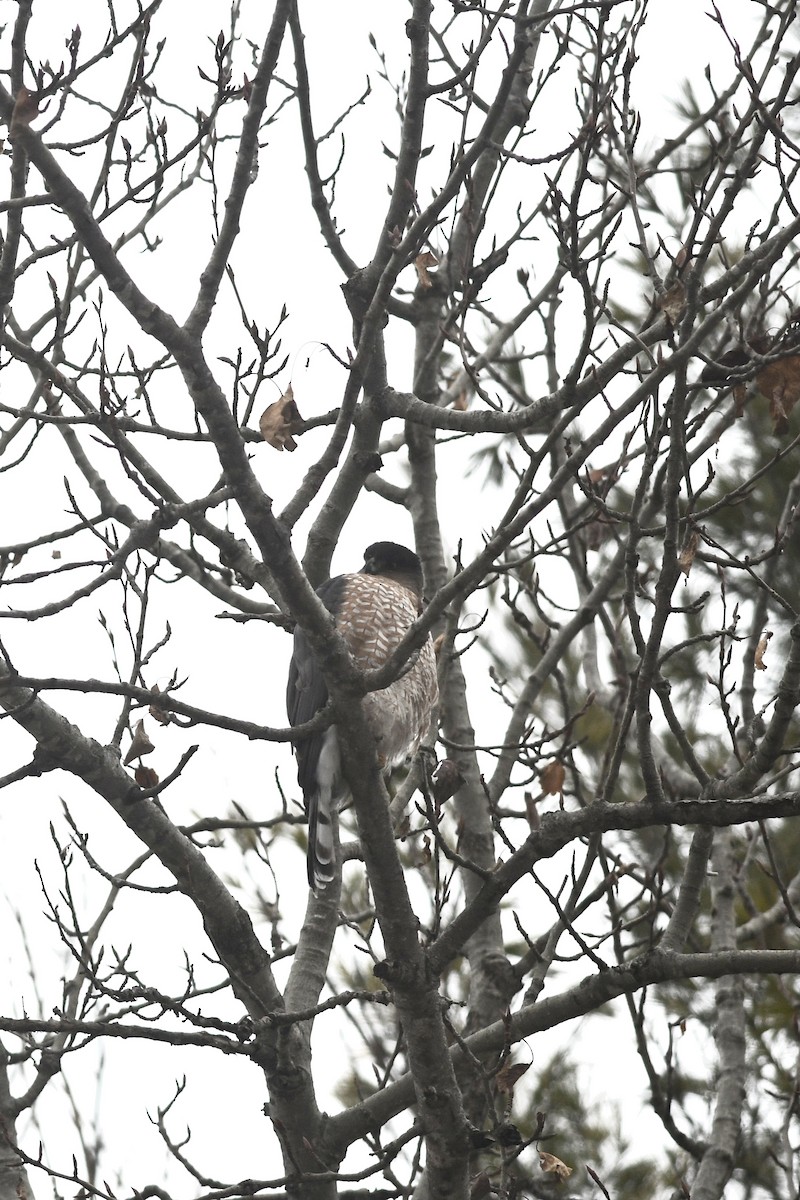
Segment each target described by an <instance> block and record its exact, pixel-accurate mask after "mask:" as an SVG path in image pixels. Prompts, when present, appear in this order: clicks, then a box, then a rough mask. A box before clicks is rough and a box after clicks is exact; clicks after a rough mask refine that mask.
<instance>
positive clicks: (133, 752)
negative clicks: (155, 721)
mask: <svg viewBox="0 0 800 1200" xmlns="http://www.w3.org/2000/svg"><path fill="white" fill-rule="evenodd" d="M153 750H155V746H154V745H153V743H152V742H151V741H150V738H149V737H148V736H147V734H146V733H145V731H144V721H139V723H138V724H137V726H136V728H135V729H134V731H133V741H132V742H131V744H130V748H129V750H128V753H127V754H126V755H125V760H124V763H125V766H126V767H127V766H128V764H129V763H132V762H133V760H134V759H135V758H141V757H142V755H143V754H150V753H151V752H152V751H153Z"/></svg>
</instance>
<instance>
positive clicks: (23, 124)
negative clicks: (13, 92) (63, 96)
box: [11, 87, 39, 137]
mask: <svg viewBox="0 0 800 1200" xmlns="http://www.w3.org/2000/svg"><path fill="white" fill-rule="evenodd" d="M38 115H39V101H38V100H37V98H36V96H34V95H33V93H32V92H29V91H28V89H27V88H26V87H21V88H20V89H19V91H18V92H17V97H16V100H15V101H14V107H13V109H12V111H11V136H12V137H13V136H14V134H15V133H16V132H17V130H19V129H25V128H27V127H28V125H30V123H31V121H33V120H34V118H35V117H38Z"/></svg>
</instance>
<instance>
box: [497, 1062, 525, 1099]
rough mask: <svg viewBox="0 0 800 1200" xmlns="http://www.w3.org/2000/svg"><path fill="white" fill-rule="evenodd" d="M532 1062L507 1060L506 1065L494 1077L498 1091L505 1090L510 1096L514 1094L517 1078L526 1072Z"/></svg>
mask: <svg viewBox="0 0 800 1200" xmlns="http://www.w3.org/2000/svg"><path fill="white" fill-rule="evenodd" d="M530 1066H531V1064H530V1063H529V1062H526V1063H513V1062H507V1063H506V1064H505V1066H503V1067H501V1068H500V1070H499V1071H498V1072H497V1074H496V1075H495V1077H494V1085H495V1087H496V1088H497V1090H498V1092H505V1093H506V1094H507V1095H508V1096H513V1095H514V1085H515V1084H516V1082H517V1080H518V1079H519V1078H520V1077H521V1076H522V1075H524V1074H525V1072H526V1071H527V1070H528V1069H529V1068H530Z"/></svg>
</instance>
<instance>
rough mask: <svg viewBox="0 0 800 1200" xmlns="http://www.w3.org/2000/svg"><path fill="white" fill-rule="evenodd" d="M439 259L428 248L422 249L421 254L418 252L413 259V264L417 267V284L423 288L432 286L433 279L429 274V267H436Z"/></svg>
mask: <svg viewBox="0 0 800 1200" xmlns="http://www.w3.org/2000/svg"><path fill="white" fill-rule="evenodd" d="M438 265H439V260H438V258H437V257H436V255H435V254H432V253H431V251H430V250H423V252H422V254H418V255H417V257H416V258H415V259H414V266H415V267H416V269H417V277H418V278H419V286H420V287H423V288H432V287H433V280H432V279H431V276H430V268H431V267H438Z"/></svg>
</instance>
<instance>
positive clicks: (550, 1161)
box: [539, 1150, 572, 1183]
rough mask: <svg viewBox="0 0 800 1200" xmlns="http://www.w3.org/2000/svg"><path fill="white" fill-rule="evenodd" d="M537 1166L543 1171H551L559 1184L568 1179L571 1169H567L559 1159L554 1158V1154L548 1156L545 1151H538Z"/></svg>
mask: <svg viewBox="0 0 800 1200" xmlns="http://www.w3.org/2000/svg"><path fill="white" fill-rule="evenodd" d="M539 1165H540V1166H541V1168H542V1170H543V1171H552V1173H553V1174H554V1175H555V1177H556V1179H557V1180H558V1181H559V1183H563V1182H564V1180H565V1179H569V1177H570V1175H571V1174H572V1167H568V1166H567V1164H566V1163H563V1162H562V1161H561V1159H560V1158H556V1156H555V1154H548V1153H547V1151H546V1150H540V1151H539Z"/></svg>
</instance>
